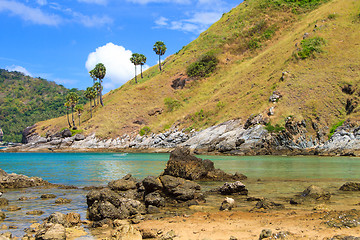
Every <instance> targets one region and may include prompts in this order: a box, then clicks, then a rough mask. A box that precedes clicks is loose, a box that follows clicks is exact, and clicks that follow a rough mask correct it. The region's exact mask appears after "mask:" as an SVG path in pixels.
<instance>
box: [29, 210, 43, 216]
mask: <svg viewBox="0 0 360 240" xmlns="http://www.w3.org/2000/svg"><path fill="white" fill-rule="evenodd" d="M43 214H44V212H43V211H41V210H32V211H28V212H26V215H43Z"/></svg>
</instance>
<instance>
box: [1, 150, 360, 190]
mask: <svg viewBox="0 0 360 240" xmlns="http://www.w3.org/2000/svg"><path fill="white" fill-rule="evenodd" d="M199 157H201V158H208V159H210V160H212V161H214V163H215V167H216V168H220V169H222V170H224V171H226V172H231V173H235V172H236V171H238V172H240V173H243V174H245V175H246V176H248V177H249V178H262V179H263V178H265V179H266V178H278V179H283V180H288V179H292V180H293V179H307V178H308V179H321V178H336V179H344V180H346V179H360V171H359V169H360V158H350V157H314V156H311V157H302V156H297V157H285V156H250V157H243V156H241V157H240V156H199ZM168 159H169V154H155V153H152V154H147V153H129V154H126V153H0V168H2V169H3V170H5V171H6V172H14V173H18V174H24V175H27V176H37V177H41V178H43V179H44V180H47V181H49V182H52V183H59V184H68V185H75V186H90V185H104V184H107V182H109V181H110V180H114V179H118V178H121V177H123V176H124V175H126V174H128V173H131V174H132V175H133V176H135V177H137V178H144V177H146V176H148V175H154V176H157V175H159V174H160V173H161V172H162V171H163V170H164V168H165V166H166V162H167V160H168Z"/></svg>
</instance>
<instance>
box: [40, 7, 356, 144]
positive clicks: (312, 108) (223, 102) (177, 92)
mask: <svg viewBox="0 0 360 240" xmlns="http://www.w3.org/2000/svg"><path fill="white" fill-rule="evenodd" d="M359 29H360V2H359V1H357V0H332V1H324V0H266V1H265V0H247V1H244V2H243V3H241V4H240V5H239V6H238V7H236V8H234V9H232V10H231V11H230V12H229V13H226V14H224V15H223V16H222V18H221V19H220V20H219V21H218V22H216V23H215V24H213V25H212V26H211V27H210V28H209V29H208V30H207V31H205V32H203V33H202V34H201V35H200V36H199V38H197V39H196V40H194V41H193V42H191V43H190V44H189V45H187V46H184V47H183V48H182V49H181V50H179V52H177V53H176V54H174V55H172V56H170V57H168V58H167V59H166V60H165V62H164V68H163V71H161V72H160V71H159V69H158V67H157V66H154V67H152V68H150V69H148V70H147V71H146V72H145V73H144V78H143V79H140V77H138V79H139V81H138V83H137V84H135V82H134V80H133V79H132V80H130V81H129V82H128V83H126V84H125V85H123V86H122V87H120V88H118V89H116V90H114V91H111V92H110V93H108V94H107V95H106V96H105V98H104V103H105V106H104V107H100V106H97V107H96V109H95V110H94V116H93V117H92V118H90V114H89V113H85V117H83V123H82V124H81V128H83V129H84V130H85V133H88V134H90V133H93V132H95V133H96V134H97V136H99V137H104V138H107V137H112V138H114V137H117V136H121V135H123V134H125V133H127V134H129V133H133V134H137V133H139V130H140V129H141V128H143V127H145V126H147V127H149V128H150V130H151V132H162V131H166V130H167V129H169V128H170V127H171V126H178V127H179V128H180V129H181V128H185V129H187V130H191V129H195V130H200V129H203V128H206V127H209V126H212V125H215V124H218V123H221V122H224V121H226V120H229V119H236V118H240V119H242V120H243V122H244V123H245V121H246V119H247V118H248V117H249V116H250V115H252V114H263V116H268V112H269V110H270V108H272V111H273V114H272V115H269V116H268V120H269V121H270V123H271V124H272V125H275V124H278V125H279V126H284V123H285V119H286V118H287V117H289V116H292V117H294V118H295V119H297V120H305V121H306V122H308V123H309V124H308V126H311V124H314V123H316V124H317V126H319V127H323V128H324V129H326V128H330V127H331V126H332V125H334V124H336V123H338V122H339V121H341V120H345V119H347V118H352V119H354V120H357V119H358V118H359V111H358V110H359V107H358V103H359V99H358V98H359V93H360V85H359V81H360V57H359V56H360V31H359ZM204 56H205V57H204ZM212 56H215V57H216V59H217V60H216V61H215V62H218V63H217V65H216V67H215V68H214V70H213V71H212V72H206V71H205V70H206V67H205V65H206V64H207V63H209V62H210V61H211V57H212ZM204 59H205V60H204ZM206 59H208V60H206ZM209 59H210V60H209ZM201 60H204V61H201ZM194 62H197V63H195V64H193V63H194ZM189 66H191V67H189ZM190 68H191V69H190ZM188 74H190V75H191V77H189V76H188ZM196 75H198V76H196ZM179 83H185V86H183V88H182V87H178V88H176V87H175V86H178V85H179ZM180 85H181V84H180ZM175 88H176V89H175ZM274 91H277V93H278V95H281V97H280V98H279V99H277V100H275V101H274V102H271V101H269V97H270V96H271V95H272V94H273V92H274ZM88 108H89V106H87V107H86V109H88ZM159 109H161V110H159ZM155 110H159V111H157V113H158V114H153V113H154V112H155ZM63 127H66V119H65V117H60V118H57V119H52V120H49V121H45V122H42V123H39V127H38V131H39V132H40V133H42V134H44V132H45V131H58V130H59V129H61V128H63Z"/></svg>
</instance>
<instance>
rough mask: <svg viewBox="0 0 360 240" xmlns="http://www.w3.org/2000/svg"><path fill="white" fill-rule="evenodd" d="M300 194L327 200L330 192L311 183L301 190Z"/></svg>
mask: <svg viewBox="0 0 360 240" xmlns="http://www.w3.org/2000/svg"><path fill="white" fill-rule="evenodd" d="M301 196H302V197H306V198H311V199H315V200H317V201H320V200H329V199H330V197H331V194H330V193H329V192H327V191H325V190H324V189H322V188H321V187H318V186H315V185H311V186H309V187H307V188H306V189H305V190H304V191H303V192H302V194H301Z"/></svg>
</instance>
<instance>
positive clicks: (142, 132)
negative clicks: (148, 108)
mask: <svg viewBox="0 0 360 240" xmlns="http://www.w3.org/2000/svg"><path fill="white" fill-rule="evenodd" d="M150 132H151V129H150V127H148V126H145V127H143V128H142V129H140V131H139V134H140V136H144V135H148V134H149V133H150Z"/></svg>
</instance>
